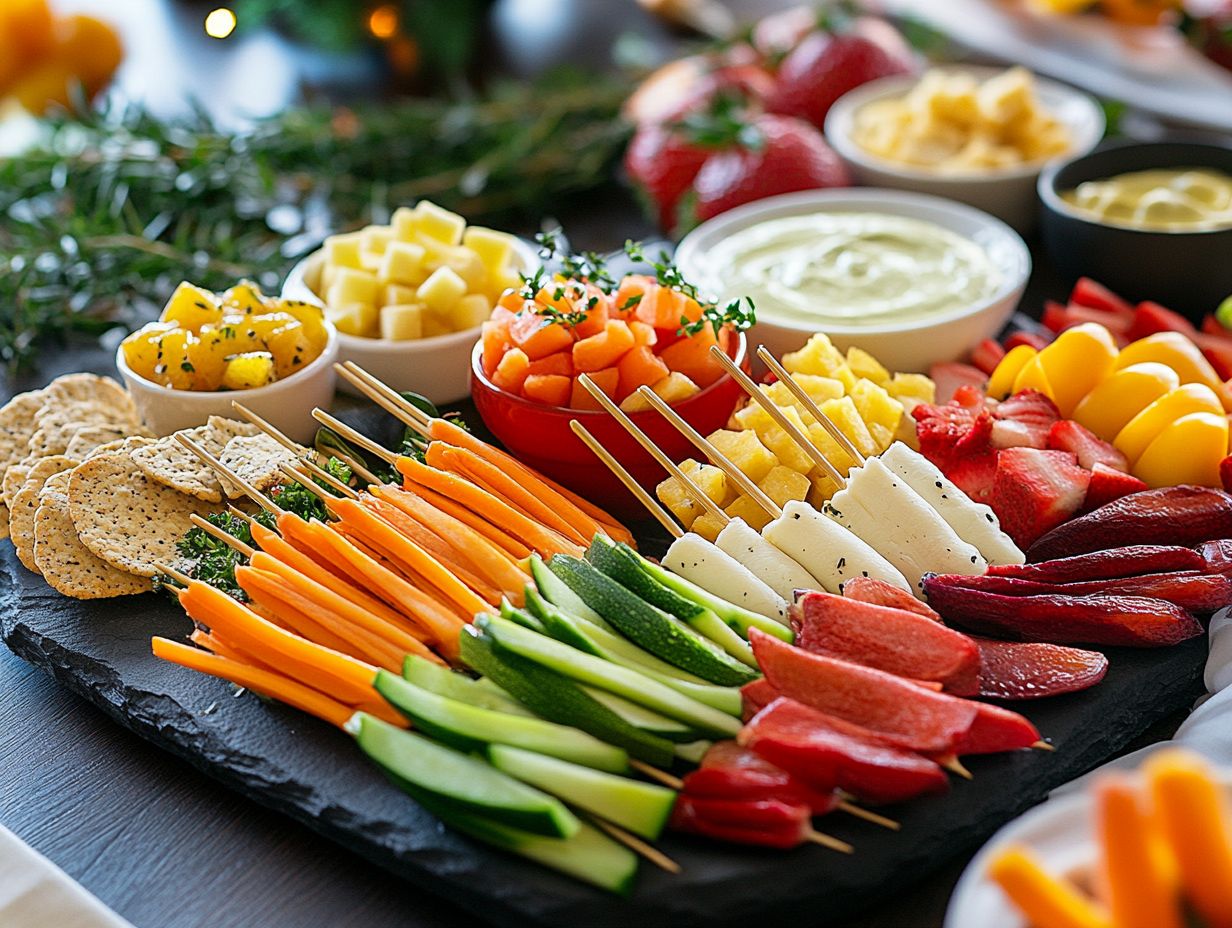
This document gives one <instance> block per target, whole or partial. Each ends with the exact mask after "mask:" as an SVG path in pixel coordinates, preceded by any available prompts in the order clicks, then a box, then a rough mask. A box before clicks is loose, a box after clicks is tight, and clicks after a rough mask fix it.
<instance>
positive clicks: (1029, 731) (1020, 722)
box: [954, 702, 1040, 757]
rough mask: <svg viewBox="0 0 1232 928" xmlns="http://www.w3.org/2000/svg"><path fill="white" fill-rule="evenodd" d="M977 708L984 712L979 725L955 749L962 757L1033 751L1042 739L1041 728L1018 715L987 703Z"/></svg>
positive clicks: (979, 716) (978, 721)
mask: <svg viewBox="0 0 1232 928" xmlns="http://www.w3.org/2000/svg"><path fill="white" fill-rule="evenodd" d="M977 705H978V706H979V707H980V711H979V714H978V715H976V717H975V722H974V723H972V725H971V728H970V729H969V730H968V731H967V734H966V735H965V736H964V737H963V739H962V740H961V741H960V742H959V743H958V744H957V745H956V746H955V748H954V753H955V754H957V755H959V756H960V757H961V756H962V755H964V754H999V753H1001V752H1002V751H1017V750H1019V749H1020V748H1029V747H1030V746H1031V745H1033V744H1035V742H1037V741H1039V740H1040V733H1039V729H1038V728H1036V727H1035V726H1034V725H1032V724H1031V723H1030V722H1029V721H1028V720H1027V719H1025V718H1023V717H1022V716H1021V715H1019V714H1018V713H1017V712H1012V711H1010V710H1009V709H1002V708H1001V707H1000V706H990V705H989V704H988V703H986V702H981V703H977Z"/></svg>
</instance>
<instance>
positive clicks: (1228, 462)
mask: <svg viewBox="0 0 1232 928" xmlns="http://www.w3.org/2000/svg"><path fill="white" fill-rule="evenodd" d="M1219 482H1220V483H1222V484H1223V488H1224V489H1225V490H1227V491H1228V492H1229V493H1232V454H1229V455H1228V456H1227V457H1226V458H1224V459H1223V460H1222V461H1220V462H1219Z"/></svg>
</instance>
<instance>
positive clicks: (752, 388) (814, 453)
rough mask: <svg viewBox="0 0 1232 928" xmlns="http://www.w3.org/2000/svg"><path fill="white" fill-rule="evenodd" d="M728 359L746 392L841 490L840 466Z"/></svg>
mask: <svg viewBox="0 0 1232 928" xmlns="http://www.w3.org/2000/svg"><path fill="white" fill-rule="evenodd" d="M720 354H722V352H720ZM723 357H724V358H727V355H726V354H723ZM727 360H728V362H729V363H730V364H731V367H730V368H729V369H728V372H729V373H730V374H731V375H732V377H734V378H735V380H736V382H737V383H738V384H740V386H741V387H743V388H744V392H745V393H747V394H748V395H749V397H750V398H751V399H752V400H753V401H754V402H755V403H757V405H758V406H760V407H761V408H762V409H763V410H764V411H765V413H766V415H768V416H769V417H770V418H771V419H773V420H774V421H775V423H776V424H777V425H778V427H779V428H781V429H782V430H783V431H784V432H786V433H787V435H788V437H789V438H791V440H792V441H794V442H795V443H796V444H797V445H798V446H799V447H800V450H801V451H803V452H804V453H805V454H807V455H808V457H809V460H810V461H812V462H813V463H814V464H815V465H817V467H819V468H821V470H822V471H823V472H824V473H825V475H826V476H827V477H829V478H830V479H831V480H833V481H834V482H835V483H836V484H837V485H838V487H839V489H840V490H841V489H842V488H843V487H845V486H846V485H847V478H846V477H844V476H843V475H842V474H841V473H839V470H838V468H837V467H835V466H834V465H833V464H831V463H830V459H829V458H827V457H826V456H825V455H824V454H822V453H821V449H820V448H818V447H817V446H816V445H814V444H813V442H812V440H811V439H810V438H809V437H808V436H807V435H805V434H804V432H802V431H801V430H800V427H799V426H797V425H796V424H795V423H794V422H792V421H791V420H790V419H788V418H787V416H786V415H784V413H783V410H781V409H779V407H778V406H776V405H775V404H774V401H773V400H771V399H770V397H768V396H766V394H765V393H763V392H762V391H761V389H760V388H759V387H758V386H757V384H756V383H754V382H753V378H752V377H750V376H749V375H748V374H746V373H745V372H744V371H742V370H740V368H739V367H738V366H737V365H736V363H735V362H734V361H732V360H731V359H730V358H727Z"/></svg>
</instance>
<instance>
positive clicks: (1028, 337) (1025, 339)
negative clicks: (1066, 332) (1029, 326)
mask: <svg viewBox="0 0 1232 928" xmlns="http://www.w3.org/2000/svg"><path fill="white" fill-rule="evenodd" d="M1051 342H1052V337H1051V336H1050V335H1045V334H1043V333H1042V332H1027V331H1025V330H1020V331H1018V332H1015V333H1013V334H1012V335H1011V336H1010V337H1009V338H1007V339H1006V340H1005V350H1006V351H1013V350H1014V349H1015V348H1017V347H1018V346H1019V345H1030V346H1031V347H1032V348H1034V349H1035V350H1036V351H1043V350H1044V349H1045V348H1047V347H1048V345H1049V344H1051Z"/></svg>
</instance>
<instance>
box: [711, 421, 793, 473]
mask: <svg viewBox="0 0 1232 928" xmlns="http://www.w3.org/2000/svg"><path fill="white" fill-rule="evenodd" d="M710 443H711V444H712V445H714V446H715V447H716V448H717V449H718V450H719V451H720V452H721V453H723V454H725V455H726V456H727V457H728V458H729V459H730V460H731V462H732V463H733V464H734V465H736V467H738V468H739V469H740V471H741V472H742V473H743V474H745V475H747V476H748V478H749V479H750V480H752V481H753V482H754V483H756V482H757V481H759V480H761V479H762V477H764V476H766V474H768V473H769V472H770V468H772V467H774V466H775V465H776V464H778V462H779V459H778V458H776V457H775V456H774V454H773V453H771V452H770V451H769V450H767V448H766V447H765V445H763V444H762V443H761V440H760V439H759V438H758V437H757V433H756V432H731V431H728V430H727V429H719V430H718V431H717V432H714V433H713V434H712V435H711V436H710Z"/></svg>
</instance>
